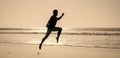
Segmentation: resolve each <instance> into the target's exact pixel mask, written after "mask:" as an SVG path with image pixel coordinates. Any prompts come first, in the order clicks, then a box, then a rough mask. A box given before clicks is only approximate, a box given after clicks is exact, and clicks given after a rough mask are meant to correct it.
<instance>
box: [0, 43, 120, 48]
mask: <svg viewBox="0 0 120 58" xmlns="http://www.w3.org/2000/svg"><path fill="white" fill-rule="evenodd" d="M0 43H5V44H23V45H39V44H33V43H22V42H0ZM43 45H44V46H69V47H84V48H108V49H120V47H115V46H114V47H111V46H90V45H86V46H84V45H70V44H43Z"/></svg>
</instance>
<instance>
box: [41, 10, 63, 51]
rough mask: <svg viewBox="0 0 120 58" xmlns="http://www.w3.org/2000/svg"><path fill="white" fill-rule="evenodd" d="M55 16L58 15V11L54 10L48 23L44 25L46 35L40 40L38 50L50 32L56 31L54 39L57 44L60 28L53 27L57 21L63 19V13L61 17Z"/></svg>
mask: <svg viewBox="0 0 120 58" xmlns="http://www.w3.org/2000/svg"><path fill="white" fill-rule="evenodd" d="M57 15H58V10H56V9H55V10H53V15H52V16H51V18H50V20H49V21H48V23H47V25H46V27H47V32H46V35H45V37H44V38H43V39H42V41H41V43H40V45H39V49H41V46H42V44H43V42H44V41H45V40H46V39H47V38H48V36H49V35H50V33H51V32H52V31H58V33H57V37H56V40H57V43H58V41H59V37H60V34H61V32H62V28H61V27H55V26H56V23H57V21H58V20H60V19H61V18H62V17H63V15H64V13H62V15H61V16H60V17H58V18H57Z"/></svg>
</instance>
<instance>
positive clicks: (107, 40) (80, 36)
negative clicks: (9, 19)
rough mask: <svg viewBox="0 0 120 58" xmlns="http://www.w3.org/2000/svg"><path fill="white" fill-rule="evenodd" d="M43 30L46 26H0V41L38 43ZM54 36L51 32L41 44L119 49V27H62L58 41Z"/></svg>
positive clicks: (54, 33)
mask: <svg viewBox="0 0 120 58" xmlns="http://www.w3.org/2000/svg"><path fill="white" fill-rule="evenodd" d="M45 32H46V28H0V43H9V44H30V45H38V44H40V42H41V40H42V38H43V37H44V36H45ZM56 36H57V32H52V34H51V35H50V36H49V37H48V38H47V40H46V41H45V42H44V44H43V45H50V46H56V45H58V46H72V47H86V48H112V49H120V28H74V29H73V28H63V32H62V34H61V36H60V38H59V43H57V42H56Z"/></svg>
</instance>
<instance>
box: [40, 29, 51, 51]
mask: <svg viewBox="0 0 120 58" xmlns="http://www.w3.org/2000/svg"><path fill="white" fill-rule="evenodd" d="M51 32H52V30H51V29H47V33H46V35H45V37H44V38H43V39H42V41H41V43H40V45H39V49H41V46H42V44H43V42H44V41H45V40H46V39H47V37H48V36H49V35H50V33H51Z"/></svg>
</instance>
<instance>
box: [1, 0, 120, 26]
mask: <svg viewBox="0 0 120 58" xmlns="http://www.w3.org/2000/svg"><path fill="white" fill-rule="evenodd" d="M54 9H58V17H59V16H61V14H62V13H65V15H64V17H63V18H62V19H61V20H59V21H58V23H57V26H60V27H64V28H97V27H98V28H99V27H100V28H120V0H0V28H2V27H4V28H6V27H11V28H16V27H17V28H19V27H20V28H21V27H23V28H31V27H38V28H41V27H45V26H46V24H47V22H48V20H49V19H50V17H51V16H52V11H53V10H54Z"/></svg>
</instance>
